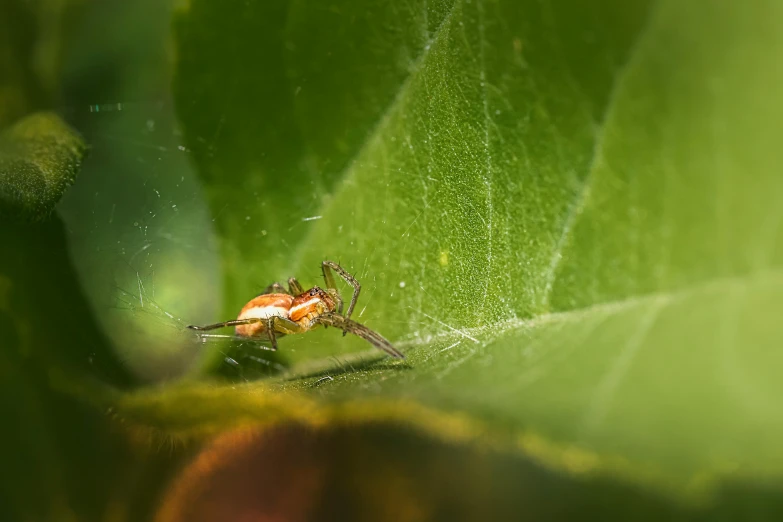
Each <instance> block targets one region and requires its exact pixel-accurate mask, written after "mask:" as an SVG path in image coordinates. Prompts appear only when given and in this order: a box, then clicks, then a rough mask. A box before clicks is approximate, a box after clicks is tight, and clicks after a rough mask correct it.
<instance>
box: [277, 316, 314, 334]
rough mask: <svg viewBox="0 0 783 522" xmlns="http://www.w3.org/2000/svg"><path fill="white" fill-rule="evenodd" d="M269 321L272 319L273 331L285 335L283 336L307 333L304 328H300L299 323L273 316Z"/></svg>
mask: <svg viewBox="0 0 783 522" xmlns="http://www.w3.org/2000/svg"><path fill="white" fill-rule="evenodd" d="M271 319H272V324H273V326H274V330H275V331H276V332H278V333H281V334H284V335H285V334H298V333H303V332H305V331H307V330H306V329H305V328H304V327H302V326H300V325H299V323H296V322H294V321H292V320H291V319H288V318H286V317H280V316H275V317H272V318H271Z"/></svg>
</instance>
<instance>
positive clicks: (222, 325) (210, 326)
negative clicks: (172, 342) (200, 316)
mask: <svg viewBox="0 0 783 522" xmlns="http://www.w3.org/2000/svg"><path fill="white" fill-rule="evenodd" d="M259 321H261V319H258V318H257V317H249V318H247V319H234V320H232V321H223V322H222V323H215V324H208V325H206V326H196V325H195V324H189V325H188V328H190V329H191V330H198V331H201V332H203V331H206V330H217V329H218V328H225V327H226V326H239V325H241V324H253V323H257V322H259Z"/></svg>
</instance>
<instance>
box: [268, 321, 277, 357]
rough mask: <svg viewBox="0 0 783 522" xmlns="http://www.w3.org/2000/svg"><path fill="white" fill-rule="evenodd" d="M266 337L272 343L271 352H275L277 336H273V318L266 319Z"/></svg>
mask: <svg viewBox="0 0 783 522" xmlns="http://www.w3.org/2000/svg"><path fill="white" fill-rule="evenodd" d="M266 335H267V337H269V342H270V343H272V351H273V352H276V351H277V336H276V335H275V318H274V317H269V318H268V319H266Z"/></svg>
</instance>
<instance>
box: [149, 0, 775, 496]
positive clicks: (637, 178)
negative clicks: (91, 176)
mask: <svg viewBox="0 0 783 522" xmlns="http://www.w3.org/2000/svg"><path fill="white" fill-rule="evenodd" d="M781 11H782V8H781V6H780V5H779V3H776V2H773V1H763V2H756V3H754V4H753V5H747V4H743V5H739V4H734V3H731V2H723V3H721V4H720V7H716V6H715V5H714V4H713V3H712V2H706V1H695V2H688V3H686V4H683V3H682V2H675V1H674V0H660V1H658V2H652V3H649V4H647V3H643V2H621V1H610V0H606V1H602V2H594V3H591V4H590V5H589V6H584V5H582V3H580V2H570V1H565V0H564V1H559V2H558V1H554V0H550V1H545V2H534V1H521V2H520V1H511V0H508V1H506V0H494V1H491V0H462V1H454V2H440V3H432V2H429V3H428V2H414V3H407V4H405V5H404V6H401V5H399V4H398V3H396V2H384V3H382V5H378V6H373V7H372V8H371V9H368V8H367V6H366V5H364V3H361V2H352V1H350V0H342V1H338V2H331V3H329V4H328V6H325V5H324V4H322V3H320V2H316V1H305V0H300V1H295V2H291V3H285V2H273V3H269V2H258V3H251V4H250V5H246V4H245V3H244V2H243V3H242V4H241V6H240V5H239V3H238V2H237V5H235V6H234V7H233V8H228V7H226V6H225V4H224V3H217V2H210V1H208V0H195V1H193V2H192V3H191V4H190V7H189V10H188V11H187V12H183V13H182V14H180V15H179V17H178V18H177V23H176V28H177V34H178V49H179V57H180V62H179V66H178V67H179V68H178V75H177V80H176V84H175V85H176V86H175V91H176V95H177V99H178V112H179V115H180V118H181V120H182V122H183V125H184V132H185V137H186V140H187V144H188V147H189V148H190V149H191V150H193V152H194V155H195V158H196V161H197V164H198V167H199V169H200V173H201V175H202V177H203V179H204V181H205V186H206V190H207V192H208V197H209V200H210V204H211V206H212V208H213V212H214V215H215V219H216V220H217V223H218V227H219V231H220V233H221V235H222V240H223V241H222V245H223V247H222V248H223V250H222V254H223V259H224V268H225V275H224V277H225V280H226V283H227V293H226V295H225V309H226V315H227V317H225V318H230V317H231V316H233V315H235V314H236V312H237V310H238V309H239V308H240V307H241V306H242V304H244V302H245V301H246V300H247V299H249V298H250V297H252V296H253V295H254V294H255V293H257V290H258V289H259V288H263V286H265V285H266V284H268V283H269V282H271V281H272V280H275V279H282V278H283V277H287V276H290V275H298V276H300V277H301V278H302V279H303V280H304V281H305V282H306V283H311V284H314V283H317V282H318V280H317V274H318V268H317V267H318V264H319V263H320V261H321V260H323V259H334V260H339V261H340V262H341V263H342V264H343V265H344V266H345V267H346V268H347V269H349V270H351V271H353V272H356V273H357V278H358V279H359V280H360V281H362V282H363V283H364V285H365V286H364V290H363V292H362V299H361V301H360V303H359V306H358V307H357V313H356V315H355V318H357V319H358V320H360V321H363V322H366V323H367V324H368V325H369V326H370V327H373V328H375V329H377V330H378V331H380V332H381V333H382V334H383V335H385V336H386V337H388V338H389V339H390V340H392V341H394V342H396V343H397V344H398V346H399V347H400V348H401V349H403V351H405V352H406V354H407V356H408V358H407V360H406V361H405V362H402V363H388V364H386V363H384V364H380V365H379V364H374V359H375V357H376V356H375V354H372V355H369V356H368V355H365V356H359V360H358V361H357V360H356V359H355V358H354V359H351V358H342V359H339V358H338V359H337V362H336V363H335V361H334V360H331V362H328V363H326V365H323V366H320V367H318V368H317V370H313V367H312V365H310V364H308V363H305V362H302V363H301V364H300V365H299V366H296V367H295V368H294V370H293V371H292V373H291V374H290V375H287V376H285V377H284V378H282V379H281V380H280V381H279V382H277V383H276V384H273V385H272V386H276V387H278V388H281V389H283V390H286V391H288V392H290V391H292V390H296V391H300V392H304V393H305V394H306V396H309V397H311V398H312V399H314V400H316V401H317V404H322V403H324V402H325V403H327V404H330V405H331V406H328V407H327V406H323V408H324V410H323V411H324V412H326V413H323V415H324V416H325V420H324V422H329V419H337V418H338V417H339V416H340V415H342V413H340V414H338V413H335V412H336V411H340V412H343V411H344V410H343V409H341V408H342V407H341V406H340V405H349V404H351V403H352V401H354V400H355V399H357V398H362V400H367V401H368V402H369V404H373V403H375V404H377V405H383V404H389V403H391V404H411V403H412V404H419V405H423V406H422V407H425V408H428V411H430V410H431V411H438V412H444V413H443V415H445V416H446V417H445V418H450V417H449V415H459V416H464V417H466V418H468V419H470V422H475V423H476V424H477V425H479V426H481V430H485V431H486V433H489V434H490V435H489V436H491V437H495V438H497V439H498V440H500V439H503V440H506V441H507V442H506V447H509V448H511V447H514V448H521V449H522V451H523V452H524V453H526V454H528V455H531V456H533V457H534V458H540V459H541V460H542V461H545V462H548V463H550V464H553V465H556V466H559V467H561V468H564V469H568V470H571V471H578V470H579V469H582V468H580V466H579V465H577V466H569V465H567V464H562V463H564V462H565V463H567V462H570V461H569V456H573V455H574V452H576V454H580V453H579V452H584V455H588V456H589V458H587V461H589V464H588V465H585V466H586V469H592V470H595V469H597V470H602V471H605V472H607V473H609V474H614V475H620V476H623V477H625V478H630V479H636V480H638V481H640V482H644V483H654V484H656V485H657V486H659V487H662V488H665V489H668V490H674V491H676V492H678V493H686V492H693V491H696V490H701V489H702V488H703V487H704V486H705V485H707V486H708V485H710V484H712V483H713V479H720V478H724V477H727V476H734V477H735V478H738V479H740V480H748V481H756V480H770V479H780V478H781V476H783V457H781V454H780V452H779V451H778V449H777V448H778V442H777V441H778V440H779V439H780V438H781V436H783V414H781V412H780V408H779V407H778V406H777V401H776V399H777V397H780V396H781V393H783V384H781V382H782V381H781V380H780V379H779V378H778V376H777V374H778V371H777V368H779V366H780V365H781V363H783V358H782V356H781V352H780V350H779V349H777V347H779V346H781V342H783V327H782V326H781V322H780V320H779V317H780V314H781V310H783V287H782V285H783V277H782V276H783V274H782V273H781V270H780V265H781V261H782V260H783V226H782V220H781V217H782V216H781V211H780V210H779V207H780V205H779V201H780V199H781V197H783V176H782V175H781V172H783V153H782V152H781V149H780V147H779V146H778V144H777V140H778V137H779V136H781V135H783V96H781V94H780V93H781V92H783V91H782V90H781V87H783V76H782V75H781V72H780V71H781V69H780V68H779V67H778V65H777V64H778V63H779V61H780V60H781V58H783V37H782V36H781V35H783V32H782V31H781V30H780V29H781V25H780V20H783V16H782V15H783V12H781ZM281 28H284V29H281ZM221 319H223V318H221ZM363 347H364V345H363V344H362V342H361V341H359V340H357V339H351V338H343V337H341V336H340V335H338V334H336V333H335V332H333V331H331V330H327V331H324V332H319V333H313V334H308V335H307V336H302V337H301V338H298V339H294V338H291V339H290V341H289V339H286V340H285V342H284V343H281V349H282V350H288V353H289V354H290V355H289V356H290V357H291V359H292V360H294V361H297V360H299V361H301V360H303V359H307V358H311V357H313V356H315V355H318V354H327V353H331V354H334V353H339V352H349V351H357V350H360V349H362V348H363ZM368 358H369V359H368ZM325 377H329V379H324V378H325ZM250 389H251V390H252V388H250ZM241 392H243V390H240V391H238V392H231V391H229V390H221V389H220V388H218V389H214V388H209V389H204V390H202V391H201V392H200V393H203V394H205V396H204V397H200V399H199V400H198V401H192V404H193V405H194V406H191V407H188V406H187V401H185V403H183V404H181V405H180V406H181V407H180V408H175V407H163V409H162V410H161V409H160V408H161V407H162V406H161V405H166V404H168V401H169V400H170V399H171V396H170V395H168V394H167V392H165V391H164V392H162V393H159V394H158V395H155V394H152V395H150V396H147V397H146V399H145V400H142V401H141V406H139V411H140V412H141V413H139V414H138V418H139V419H143V418H144V416H145V414H144V411H145V410H146V409H149V410H150V412H151V411H152V410H154V411H155V412H157V413H159V414H161V411H162V412H163V413H162V414H161V415H162V417H161V418H159V420H160V422H159V423H158V424H157V425H158V426H159V427H162V428H163V429H164V430H165V429H173V428H175V427H176V429H174V431H175V432H177V433H180V434H183V433H187V432H188V431H189V430H192V431H193V432H194V433H195V432H199V431H200V430H203V429H204V426H212V427H215V426H218V427H219V426H221V425H223V424H224V423H226V424H228V423H230V421H229V420H227V419H225V418H224V417H223V416H222V414H218V413H217V410H218V409H217V408H210V407H209V406H207V405H208V404H210V398H209V397H213V401H212V402H214V405H217V404H223V405H224V407H229V406H225V405H226V401H227V400H228V402H229V403H230V402H232V401H237V404H242V401H243V399H242V398H241V397H236V396H233V394H235V393H236V394H239V393H241ZM244 392H245V393H250V392H249V391H248V390H244ZM171 393H175V392H171ZM227 393H228V394H229V395H232V398H230V399H226V397H225V394H227ZM283 397H288V395H284V396H283ZM247 400H252V399H250V398H248V399H247ZM308 400H310V399H308ZM145 401H146V402H145ZM373 401H377V402H373ZM196 404H197V405H198V407H199V408H203V410H201V413H200V414H198V415H197V414H196V412H195V410H194V408H195V405H196ZM238 407H239V408H240V409H241V406H238ZM346 408H348V410H349V411H353V410H350V408H349V407H348V406H346ZM379 408H380V409H379V410H378V411H381V412H383V411H385V410H384V409H383V408H381V407H380V406H379ZM315 409H316V410H317V408H315ZM369 409H371V407H368V408H365V409H360V410H361V411H358V410H357V411H354V412H353V413H349V414H347V415H348V417H351V416H352V415H353V417H355V418H356V419H360V418H366V419H370V420H373V421H374V420H377V419H375V417H374V414H368V413H367V411H368V410H369ZM295 410H296V408H292V411H295ZM210 412H211V413H210ZM330 412H331V413H330ZM362 412H364V413H362ZM332 414H333V415H332ZM291 417H294V418H296V414H293V413H292V414H291ZM425 417H427V416H426V415H425ZM430 418H431V419H434V420H433V421H432V422H429V423H427V422H422V423H421V426H422V427H423V428H424V429H426V430H428V431H430V432H432V433H436V434H438V435H439V436H443V437H447V436H448V433H449V429H448V423H445V422H444V424H442V425H439V423H438V420H437V419H438V418H439V417H438V416H437V415H435V414H433V416H431V417H430ZM389 419H390V420H392V421H395V422H402V419H401V418H400V417H395V416H392V415H389ZM411 422H413V423H414V424H417V425H418V422H417V421H416V420H412V421H411ZM485 431H482V433H484V432H485ZM509 434H511V435H509ZM531 434H535V435H531ZM529 436H534V438H535V437H538V438H535V440H537V441H543V442H541V443H540V444H538V443H536V444H525V443H522V444H518V443H516V442H508V441H509V440H513V441H519V440H523V441H524V440H531V439H528V438H527V437H529ZM541 448H547V449H546V450H541ZM577 461H579V459H577ZM579 462H582V461H579ZM616 462H621V463H622V464H621V465H614V464H611V463H616ZM583 467H584V466H583Z"/></svg>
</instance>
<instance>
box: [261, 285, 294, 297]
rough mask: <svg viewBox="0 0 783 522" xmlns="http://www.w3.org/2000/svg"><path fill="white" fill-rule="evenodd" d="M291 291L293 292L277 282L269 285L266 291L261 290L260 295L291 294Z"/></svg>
mask: <svg viewBox="0 0 783 522" xmlns="http://www.w3.org/2000/svg"><path fill="white" fill-rule="evenodd" d="M291 293H292V292H289V291H288V290H286V289H285V287H284V286H283V285H281V284H280V283H277V282H275V283H272V284H271V285H269V286H267V287H266V288H264V291H263V292H261V293H260V294H259V295H264V294H289V295H290V294H291Z"/></svg>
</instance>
